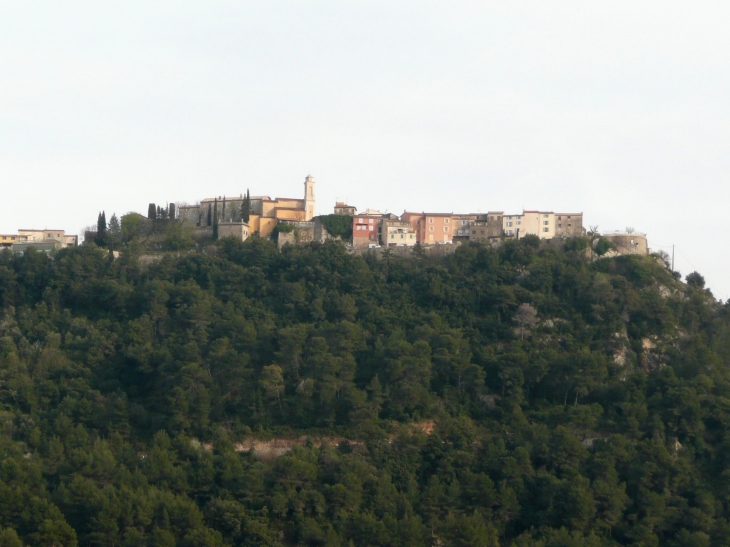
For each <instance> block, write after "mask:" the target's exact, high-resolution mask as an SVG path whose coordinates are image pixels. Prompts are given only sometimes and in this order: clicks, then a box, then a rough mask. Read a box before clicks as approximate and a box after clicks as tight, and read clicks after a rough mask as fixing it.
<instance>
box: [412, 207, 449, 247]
mask: <svg viewBox="0 0 730 547" xmlns="http://www.w3.org/2000/svg"><path fill="white" fill-rule="evenodd" d="M453 219H454V214H453V213H413V212H409V211H405V212H404V213H403V214H402V215H401V220H405V221H406V222H408V223H409V224H410V225H411V227H412V228H413V229H414V230H415V232H416V241H417V242H418V243H421V244H422V245H435V244H444V243H452V242H453V235H454V226H455V224H454V222H453Z"/></svg>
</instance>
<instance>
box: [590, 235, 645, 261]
mask: <svg viewBox="0 0 730 547" xmlns="http://www.w3.org/2000/svg"><path fill="white" fill-rule="evenodd" d="M602 237H605V238H606V239H608V240H609V241H610V242H611V243H613V247H614V251H615V254H621V255H646V254H649V253H650V252H651V249H649V246H648V244H647V241H646V234H642V233H639V232H632V233H629V232H609V233H605V234H603V236H602ZM609 256H610V255H609Z"/></svg>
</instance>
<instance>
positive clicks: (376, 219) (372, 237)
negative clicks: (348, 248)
mask: <svg viewBox="0 0 730 547" xmlns="http://www.w3.org/2000/svg"><path fill="white" fill-rule="evenodd" d="M368 213H369V214H362V215H355V216H354V217H353V218H352V246H353V247H369V246H371V245H378V241H379V233H380V230H379V225H380V221H381V219H382V217H383V215H382V213H379V212H377V211H371V210H368Z"/></svg>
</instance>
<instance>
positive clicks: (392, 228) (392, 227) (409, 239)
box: [380, 218, 417, 247]
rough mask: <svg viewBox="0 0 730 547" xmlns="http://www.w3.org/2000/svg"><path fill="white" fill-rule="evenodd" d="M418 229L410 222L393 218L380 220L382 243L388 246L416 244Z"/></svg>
mask: <svg viewBox="0 0 730 547" xmlns="http://www.w3.org/2000/svg"><path fill="white" fill-rule="evenodd" d="M416 241H417V239H416V231H415V230H414V229H413V227H412V226H411V224H410V222H406V221H405V220H397V219H391V218H382V219H381V220H380V244H381V245H383V246H388V247H399V246H407V247H410V246H412V245H415V244H416Z"/></svg>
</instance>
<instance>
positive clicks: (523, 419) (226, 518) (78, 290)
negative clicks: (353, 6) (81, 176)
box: [0, 223, 730, 547]
mask: <svg viewBox="0 0 730 547" xmlns="http://www.w3.org/2000/svg"><path fill="white" fill-rule="evenodd" d="M124 229H125V225H124V223H123V224H122V230H124ZM585 247H586V245H585V244H582V245H580V244H576V243H575V242H572V243H571V244H570V245H567V246H566V248H565V249H557V248H554V247H549V246H548V247H540V245H539V242H537V241H535V240H533V239H531V238H525V240H523V241H520V242H510V243H506V244H505V245H503V246H502V247H501V248H499V249H497V250H491V249H489V248H486V247H482V246H479V245H464V246H461V247H459V248H458V249H457V250H456V252H455V253H454V254H453V255H451V256H448V257H445V258H440V259H429V258H427V257H425V256H424V253H416V254H415V255H414V257H412V258H396V257H394V256H391V253H390V252H388V251H386V252H385V253H384V254H383V257H382V259H381V260H377V259H375V258H374V257H373V256H366V257H364V258H363V257H358V256H353V255H349V254H347V252H346V251H345V249H344V247H343V246H342V245H341V244H336V243H330V244H326V245H320V244H310V245H307V246H304V247H292V246H287V247H285V249H284V251H283V252H282V253H281V254H280V253H278V252H277V251H276V248H275V246H274V245H273V244H272V243H270V242H268V241H264V240H261V239H258V238H251V239H249V240H248V241H246V242H245V243H240V242H236V241H234V240H232V239H224V240H222V241H220V242H218V244H217V245H216V246H215V247H211V248H208V249H207V250H204V251H202V252H196V253H192V254H187V255H183V256H181V257H177V258H175V257H171V256H166V257H165V258H164V259H163V260H161V261H160V262H158V263H155V264H151V265H147V266H145V267H143V265H141V264H140V262H139V258H138V257H137V256H136V254H135V251H134V248H133V246H131V247H129V248H127V250H126V251H123V252H122V255H121V257H120V258H118V259H117V260H113V259H111V258H110V257H109V253H108V252H106V251H102V250H100V249H97V248H96V247H95V246H93V245H92V246H85V247H81V248H77V249H67V250H63V251H60V252H59V253H58V254H56V255H55V256H54V257H52V258H49V257H47V256H46V255H44V254H41V253H37V252H32V251H29V252H28V253H27V254H25V255H24V256H13V255H11V254H10V253H9V252H7V251H6V252H4V253H2V254H0V305H1V306H2V310H1V311H0V314H1V315H0V318H1V319H0V447H1V448H0V450H1V452H0V454H1V455H0V546H6V547H9V546H19V545H32V546H51V545H54V546H58V545H63V546H72V545H77V544H78V545H84V546H85V545H103V546H138V545H149V546H159V547H163V546H165V547H167V546H173V545H179V546H217V545H231V546H259V545H264V546H277V545H309V546H326V547H336V546H343V547H346V546H348V545H352V546H393V547H395V546H403V547H406V546H408V547H411V546H412V547H416V546H426V545H442V546H496V545H502V546H510V545H515V546H517V547H528V546H543V547H558V546H583V545H587V546H617V545H635V546H657V545H668V546H676V547H690V546H696V547H701V546H720V545H727V544H729V543H730V521H729V520H728V517H729V515H730V511H729V510H730V435H729V434H728V433H727V426H728V425H729V424H730V314H729V313H728V312H729V311H730V310H729V309H728V307H727V306H725V305H723V304H722V303H719V302H716V301H715V300H714V299H713V298H712V295H711V294H710V293H709V292H708V291H707V290H705V289H704V288H703V282H702V280H701V276H699V275H698V274H695V275H693V276H692V277H691V278H690V281H691V283H689V284H686V285H685V284H682V283H680V282H679V281H678V280H677V279H676V277H675V276H673V275H672V274H671V272H669V271H668V270H667V269H666V267H665V266H664V264H662V263H661V261H659V260H657V259H655V258H653V257H617V258H601V259H598V260H593V259H592V258H593V257H591V256H590V253H588V252H587V249H586V248H585ZM432 423H433V429H431V424H432ZM302 435H308V436H310V438H322V437H323V436H329V437H331V438H336V439H348V440H349V441H342V442H340V443H339V445H336V446H332V444H333V443H329V444H328V443H324V444H322V446H321V447H320V446H318V443H316V442H308V443H307V444H305V445H304V446H296V447H295V448H294V449H293V450H291V451H290V452H288V453H287V454H285V455H283V456H282V457H279V458H275V459H263V460H262V459H260V458H258V457H257V456H256V455H254V454H251V453H249V452H246V451H240V450H238V449H237V443H240V442H241V441H244V440H246V439H250V438H252V437H256V438H261V439H267V438H271V437H275V436H276V437H288V438H293V439H296V438H299V437H300V436H302Z"/></svg>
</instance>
